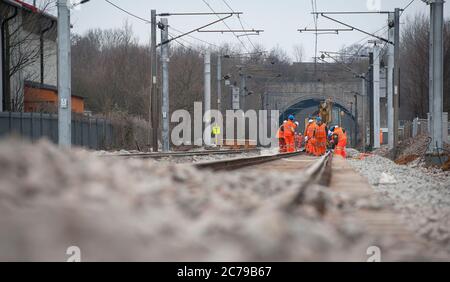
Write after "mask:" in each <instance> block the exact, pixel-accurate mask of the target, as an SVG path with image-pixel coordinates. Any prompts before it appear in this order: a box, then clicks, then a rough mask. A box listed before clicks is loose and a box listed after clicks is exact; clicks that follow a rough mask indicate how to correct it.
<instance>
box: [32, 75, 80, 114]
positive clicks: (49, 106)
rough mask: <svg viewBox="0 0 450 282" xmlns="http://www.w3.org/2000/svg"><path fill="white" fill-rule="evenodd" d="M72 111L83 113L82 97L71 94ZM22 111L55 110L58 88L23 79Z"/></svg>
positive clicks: (56, 107) (56, 108)
mask: <svg viewBox="0 0 450 282" xmlns="http://www.w3.org/2000/svg"><path fill="white" fill-rule="evenodd" d="M71 102H72V103H71V104H72V112H74V113H77V114H83V113H84V97H79V96H76V95H72V101H71ZM23 110H24V112H27V113H35V112H47V113H48V112H50V113H52V112H55V113H56V112H57V111H58V88H57V87H55V86H51V85H43V84H40V83H34V82H31V81H25V98H24V108H23Z"/></svg>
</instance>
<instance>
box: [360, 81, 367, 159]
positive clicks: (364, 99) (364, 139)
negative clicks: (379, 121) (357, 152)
mask: <svg viewBox="0 0 450 282" xmlns="http://www.w3.org/2000/svg"><path fill="white" fill-rule="evenodd" d="M361 80H362V81H361V83H362V124H363V126H362V130H363V134H362V144H363V147H362V149H363V152H364V153H365V152H366V147H367V121H366V104H367V88H366V79H365V77H364V76H363V77H362V79H361Z"/></svg>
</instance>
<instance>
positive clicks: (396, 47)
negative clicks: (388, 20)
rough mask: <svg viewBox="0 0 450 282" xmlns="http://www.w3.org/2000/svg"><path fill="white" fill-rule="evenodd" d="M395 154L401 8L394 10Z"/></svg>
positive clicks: (394, 148) (395, 146)
mask: <svg viewBox="0 0 450 282" xmlns="http://www.w3.org/2000/svg"><path fill="white" fill-rule="evenodd" d="M394 29H395V31H394V101H393V105H394V132H393V135H394V144H393V150H394V154H395V153H396V151H397V147H398V141H399V137H398V131H399V130H398V128H399V105H400V9H399V8H396V9H395V12H394Z"/></svg>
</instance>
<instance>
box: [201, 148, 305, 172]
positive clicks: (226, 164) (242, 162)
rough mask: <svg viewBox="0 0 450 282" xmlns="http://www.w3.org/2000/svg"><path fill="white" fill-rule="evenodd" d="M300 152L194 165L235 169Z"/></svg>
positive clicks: (217, 169)
mask: <svg viewBox="0 0 450 282" xmlns="http://www.w3.org/2000/svg"><path fill="white" fill-rule="evenodd" d="M302 154H303V153H302V152H295V153H284V154H277V155H268V156H257V157H250V158H239V159H231V160H221V161H213V162H204V163H198V164H195V165H194V166H195V167H197V168H198V169H210V170H214V171H219V170H228V171H230V170H236V169H240V168H244V167H251V166H255V165H259V164H263V163H267V162H272V161H275V160H279V159H284V158H291V157H296V156H300V155H302Z"/></svg>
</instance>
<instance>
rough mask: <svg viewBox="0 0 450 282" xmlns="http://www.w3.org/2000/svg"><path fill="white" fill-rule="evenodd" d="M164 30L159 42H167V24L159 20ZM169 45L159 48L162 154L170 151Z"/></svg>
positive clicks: (165, 20)
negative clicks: (160, 63) (160, 64)
mask: <svg viewBox="0 0 450 282" xmlns="http://www.w3.org/2000/svg"><path fill="white" fill-rule="evenodd" d="M161 23H162V25H163V26H164V28H163V29H162V30H161V41H162V42H167V41H168V40H169V22H168V20H167V19H166V18H164V19H161ZM169 50H170V49H169V43H165V44H163V45H162V46H161V62H162V111H161V112H162V145H163V152H169V150H170V136H169V135H170V134H169V131H170V129H169Z"/></svg>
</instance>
